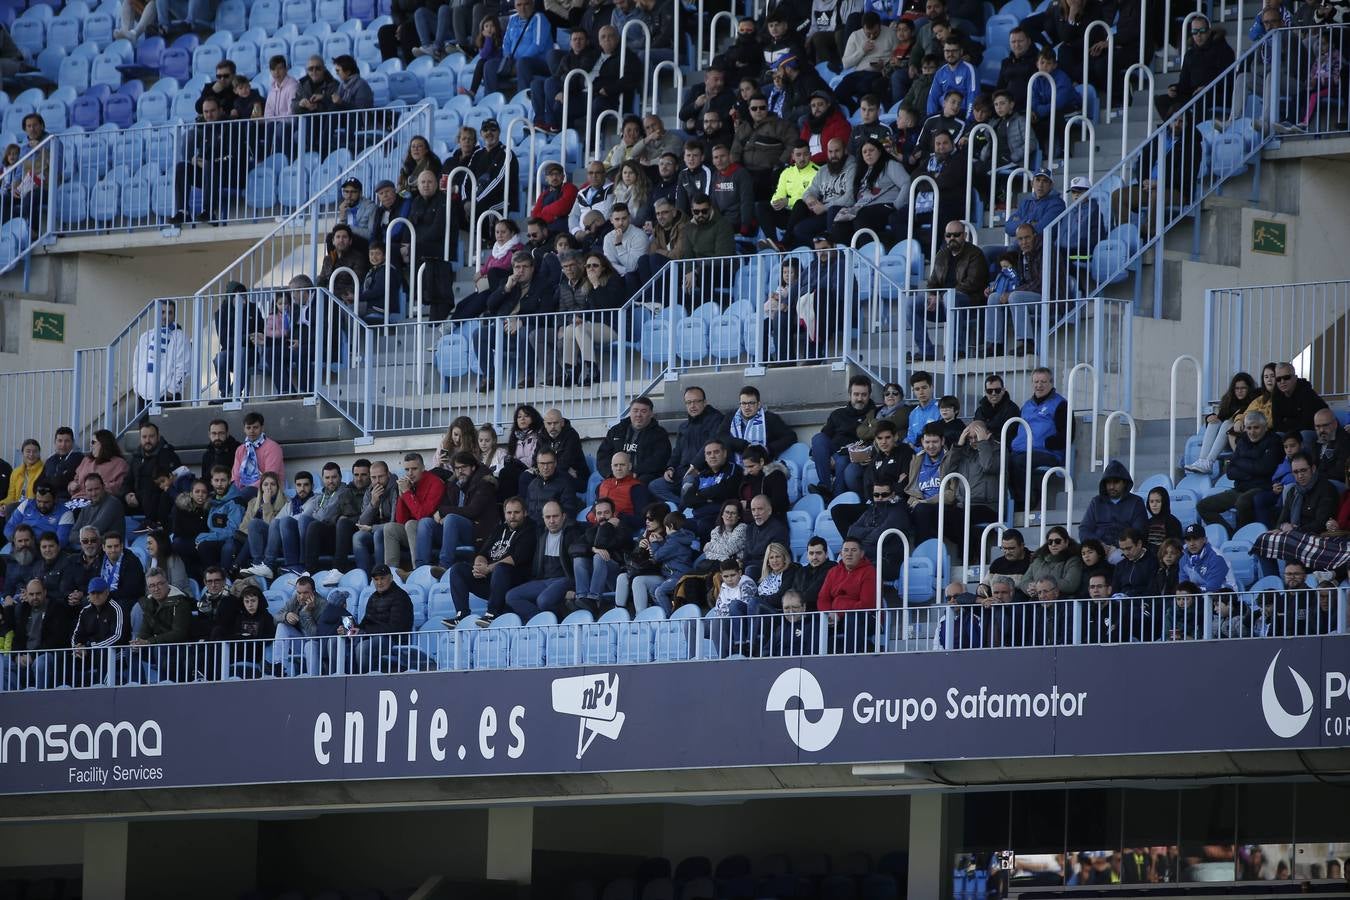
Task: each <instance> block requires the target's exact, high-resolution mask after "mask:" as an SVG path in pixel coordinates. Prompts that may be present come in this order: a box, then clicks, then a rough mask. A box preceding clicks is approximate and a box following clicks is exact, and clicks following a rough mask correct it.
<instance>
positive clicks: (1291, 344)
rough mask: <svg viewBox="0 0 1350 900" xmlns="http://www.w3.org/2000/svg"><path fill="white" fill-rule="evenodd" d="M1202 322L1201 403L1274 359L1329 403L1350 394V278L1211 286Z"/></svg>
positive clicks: (1257, 374)
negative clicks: (1290, 364)
mask: <svg viewBox="0 0 1350 900" xmlns="http://www.w3.org/2000/svg"><path fill="white" fill-rule="evenodd" d="M1204 321H1205V348H1204V365H1203V366H1202V367H1201V371H1202V372H1203V377H1204V391H1203V395H1204V399H1206V400H1217V399H1218V398H1219V395H1220V394H1222V393H1223V392H1224V391H1225V390H1227V387H1228V382H1229V379H1231V378H1232V376H1233V375H1234V374H1235V373H1237V372H1244V371H1245V372H1250V373H1252V374H1253V375H1255V376H1256V377H1257V379H1258V381H1259V379H1260V372H1261V368H1262V367H1263V366H1265V365H1266V363H1272V362H1293V364H1294V368H1295V369H1296V370H1297V372H1298V374H1299V375H1300V376H1301V377H1303V378H1306V379H1308V381H1309V382H1310V383H1311V384H1312V386H1313V388H1314V389H1315V390H1316V391H1317V392H1318V393H1319V394H1321V395H1322V397H1323V398H1325V399H1328V400H1329V401H1335V400H1337V399H1341V400H1343V399H1345V398H1347V397H1350V351H1348V350H1347V347H1350V281H1323V282H1313V283H1309V284H1278V285H1267V286H1260V287H1238V288H1216V289H1213V290H1209V291H1206V292H1205V319H1204Z"/></svg>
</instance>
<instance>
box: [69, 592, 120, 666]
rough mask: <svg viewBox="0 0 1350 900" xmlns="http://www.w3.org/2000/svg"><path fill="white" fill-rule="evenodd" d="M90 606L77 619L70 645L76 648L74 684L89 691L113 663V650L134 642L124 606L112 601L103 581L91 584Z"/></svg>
mask: <svg viewBox="0 0 1350 900" xmlns="http://www.w3.org/2000/svg"><path fill="white" fill-rule="evenodd" d="M88 596H89V603H88V605H87V606H85V607H83V608H82V609H81V610H80V612H79V615H77V616H76V618H75V631H74V634H73V635H72V636H71V639H70V645H71V646H72V647H74V648H75V654H74V655H75V665H74V666H73V667H72V668H73V671H72V673H71V674H72V679H71V683H72V684H74V685H76V686H77V687H88V686H90V685H92V684H96V683H99V682H102V681H103V680H104V676H105V673H107V672H108V669H109V666H108V663H109V662H111V660H112V656H111V654H112V652H113V651H112V650H111V649H108V650H104V649H103V648H112V647H123V646H126V644H127V642H128V641H129V640H130V639H131V622H130V619H129V618H128V615H127V611H126V609H125V608H124V607H123V606H122V604H120V603H118V602H117V601H116V600H114V599H112V593H111V591H110V590H109V588H108V582H107V581H105V580H104V579H103V578H101V577H98V578H91V579H90V580H89V594H88Z"/></svg>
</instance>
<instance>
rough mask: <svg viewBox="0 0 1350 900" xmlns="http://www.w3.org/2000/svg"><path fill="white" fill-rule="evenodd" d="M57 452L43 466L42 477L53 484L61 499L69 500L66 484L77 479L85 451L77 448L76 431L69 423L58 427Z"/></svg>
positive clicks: (57, 495) (57, 497) (53, 488)
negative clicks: (76, 472) (76, 473)
mask: <svg viewBox="0 0 1350 900" xmlns="http://www.w3.org/2000/svg"><path fill="white" fill-rule="evenodd" d="M55 441H56V452H55V453H53V454H52V455H51V456H49V457H47V461H46V462H45V463H43V466H42V479H43V480H44V481H46V482H47V483H48V484H50V485H51V486H52V490H53V491H54V492H55V494H56V499H57V500H59V501H62V502H64V501H66V500H69V499H70V497H69V495H68V494H67V493H66V486H67V485H69V484H70V483H71V482H72V481H74V480H75V470H76V469H78V468H79V467H80V463H81V462H83V461H84V452H83V451H81V450H76V449H75V432H74V431H73V430H72V429H71V428H70V426H68V425H62V426H61V427H60V428H58V429H56V438H55Z"/></svg>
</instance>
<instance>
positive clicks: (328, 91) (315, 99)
mask: <svg viewBox="0 0 1350 900" xmlns="http://www.w3.org/2000/svg"><path fill="white" fill-rule="evenodd" d="M335 93H337V80H336V79H335V78H333V76H332V75H331V74H330V73H329V71H328V67H327V66H325V65H324V62H323V57H322V56H311V57H310V58H309V61H308V62H307V63H305V77H303V78H301V79H300V84H299V85H298V86H297V87H296V89H295V99H294V100H292V101H291V114H292V115H296V116H299V115H303V114H304V113H316V112H329V111H331V110H332V109H333V94H335Z"/></svg>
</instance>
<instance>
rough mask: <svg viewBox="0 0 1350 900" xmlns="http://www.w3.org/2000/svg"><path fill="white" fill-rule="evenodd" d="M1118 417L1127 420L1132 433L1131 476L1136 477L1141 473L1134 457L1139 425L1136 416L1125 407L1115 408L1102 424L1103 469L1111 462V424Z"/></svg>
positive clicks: (1130, 433) (1126, 422)
mask: <svg viewBox="0 0 1350 900" xmlns="http://www.w3.org/2000/svg"><path fill="white" fill-rule="evenodd" d="M1117 419H1123V420H1124V421H1125V424H1126V425H1128V426H1129V432H1128V433H1129V435H1130V477H1131V478H1134V477H1137V476H1138V474H1139V473H1138V472H1136V471H1135V470H1134V458H1135V457H1134V451H1135V443H1136V441H1138V439H1139V429H1138V426H1136V425H1135V424H1134V416H1132V415H1130V414H1129V413H1128V412H1126V411H1125V410H1123V409H1117V410H1114V411H1113V412H1112V413H1111V414H1110V415H1109V416H1107V417H1106V422H1105V423H1103V425H1102V459H1101V463H1102V469H1105V468H1106V464H1107V463H1108V462H1110V459H1111V426H1112V424H1114V423H1115V422H1116V420H1117Z"/></svg>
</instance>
